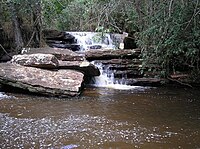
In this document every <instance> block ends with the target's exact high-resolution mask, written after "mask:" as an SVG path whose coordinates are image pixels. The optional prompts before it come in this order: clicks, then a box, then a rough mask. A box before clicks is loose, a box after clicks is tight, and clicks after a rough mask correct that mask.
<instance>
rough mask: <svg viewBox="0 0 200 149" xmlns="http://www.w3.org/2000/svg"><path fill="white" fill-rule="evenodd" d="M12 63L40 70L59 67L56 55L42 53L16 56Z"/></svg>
mask: <svg viewBox="0 0 200 149" xmlns="http://www.w3.org/2000/svg"><path fill="white" fill-rule="evenodd" d="M11 62H12V63H17V64H20V65H23V66H31V67H38V68H57V67H58V65H59V64H58V59H57V58H56V57H55V56H54V55H52V54H41V53H38V54H24V55H14V56H13V57H12V60H11Z"/></svg>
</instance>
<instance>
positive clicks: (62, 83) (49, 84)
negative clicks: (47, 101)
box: [0, 63, 84, 97]
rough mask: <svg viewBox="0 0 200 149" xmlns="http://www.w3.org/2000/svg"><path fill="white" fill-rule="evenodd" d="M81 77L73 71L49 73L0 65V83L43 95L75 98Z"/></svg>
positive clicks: (80, 84)
mask: <svg viewBox="0 0 200 149" xmlns="http://www.w3.org/2000/svg"><path fill="white" fill-rule="evenodd" d="M83 77H84V75H83V73H81V72H78V71H74V70H58V71H50V70H45V69H40V68H34V67H25V66H21V65H18V64H12V63H0V83H2V84H5V85H9V86H12V87H17V88H21V89H25V90H28V91H30V92H34V93H39V94H44V95H50V96H63V97H65V96H77V95H79V94H80V90H81V86H82V82H83Z"/></svg>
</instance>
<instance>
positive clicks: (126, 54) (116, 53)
mask: <svg viewBox="0 0 200 149" xmlns="http://www.w3.org/2000/svg"><path fill="white" fill-rule="evenodd" d="M140 52H141V50H140V49H130V50H113V49H96V50H88V51H86V53H85V57H86V59H87V60H109V59H116V58H135V57H138V56H139V55H140Z"/></svg>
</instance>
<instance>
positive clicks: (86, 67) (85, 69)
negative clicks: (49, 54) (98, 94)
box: [59, 61, 100, 76]
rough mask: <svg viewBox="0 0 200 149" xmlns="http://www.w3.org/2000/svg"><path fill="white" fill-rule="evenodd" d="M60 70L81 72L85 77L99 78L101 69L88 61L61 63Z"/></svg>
mask: <svg viewBox="0 0 200 149" xmlns="http://www.w3.org/2000/svg"><path fill="white" fill-rule="evenodd" d="M59 69H73V70H78V71H81V72H82V73H84V74H85V76H99V75H100V71H99V69H98V68H97V67H96V66H95V65H93V64H91V63H90V62H88V61H59Z"/></svg>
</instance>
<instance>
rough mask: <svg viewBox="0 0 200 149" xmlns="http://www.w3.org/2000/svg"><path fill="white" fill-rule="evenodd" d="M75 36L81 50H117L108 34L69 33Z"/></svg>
mask: <svg viewBox="0 0 200 149" xmlns="http://www.w3.org/2000/svg"><path fill="white" fill-rule="evenodd" d="M67 33H70V34H71V35H73V36H74V37H75V38H76V40H77V44H78V45H80V50H81V51H85V50H88V49H101V48H103V49H106V48H108V49H115V48H116V46H115V45H114V44H113V41H112V39H111V37H110V34H108V33H101V32H67Z"/></svg>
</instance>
